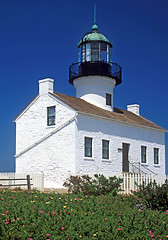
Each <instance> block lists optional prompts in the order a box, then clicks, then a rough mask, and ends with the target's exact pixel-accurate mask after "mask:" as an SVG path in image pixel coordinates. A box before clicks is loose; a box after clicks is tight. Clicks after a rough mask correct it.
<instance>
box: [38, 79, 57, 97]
mask: <svg viewBox="0 0 168 240" xmlns="http://www.w3.org/2000/svg"><path fill="white" fill-rule="evenodd" d="M53 85H54V80H53V79H51V78H45V79H42V80H39V94H40V95H46V94H48V92H51V93H53Z"/></svg>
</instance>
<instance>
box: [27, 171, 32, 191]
mask: <svg viewBox="0 0 168 240" xmlns="http://www.w3.org/2000/svg"><path fill="white" fill-rule="evenodd" d="M27 188H28V191H31V185H30V175H27Z"/></svg>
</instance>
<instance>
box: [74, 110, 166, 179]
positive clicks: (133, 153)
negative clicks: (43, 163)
mask: <svg viewBox="0 0 168 240" xmlns="http://www.w3.org/2000/svg"><path fill="white" fill-rule="evenodd" d="M77 119H78V121H77V123H78V132H77V137H76V160H77V163H76V172H77V173H79V174H84V173H85V174H89V173H91V174H95V173H103V174H105V175H107V176H110V175H112V174H116V175H117V174H119V173H120V172H121V171H122V143H128V144H130V148H129V161H130V162H132V163H133V162H134V163H135V164H134V165H135V166H137V167H138V166H139V164H138V163H139V162H140V161H141V146H146V147H147V164H144V165H141V170H143V171H144V172H146V173H148V174H151V172H149V171H148V170H146V168H145V167H147V168H149V169H150V170H152V171H153V172H155V173H156V174H159V175H161V174H165V145H164V144H165V140H164V133H163V132H160V131H157V130H153V129H149V128H143V127H138V126H133V125H130V124H124V123H120V122H114V121H109V120H106V119H101V118H96V117H88V116H87V115H82V114H80V115H79V116H78V117H77ZM85 137H91V138H93V157H92V158H86V157H84V138H85ZM102 140H109V141H110V143H109V144H110V145H109V150H110V158H109V160H102ZM154 148H159V161H160V164H159V165H157V166H156V165H154ZM129 167H130V171H133V172H137V169H136V168H135V167H134V168H132V165H130V166H129Z"/></svg>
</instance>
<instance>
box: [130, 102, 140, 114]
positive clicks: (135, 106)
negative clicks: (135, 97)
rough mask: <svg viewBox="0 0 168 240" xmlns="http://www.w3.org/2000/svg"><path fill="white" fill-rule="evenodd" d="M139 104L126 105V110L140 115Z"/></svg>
mask: <svg viewBox="0 0 168 240" xmlns="http://www.w3.org/2000/svg"><path fill="white" fill-rule="evenodd" d="M139 107H140V105H139V104H132V105H127V111H129V112H132V113H135V114H136V115H140V114H139Z"/></svg>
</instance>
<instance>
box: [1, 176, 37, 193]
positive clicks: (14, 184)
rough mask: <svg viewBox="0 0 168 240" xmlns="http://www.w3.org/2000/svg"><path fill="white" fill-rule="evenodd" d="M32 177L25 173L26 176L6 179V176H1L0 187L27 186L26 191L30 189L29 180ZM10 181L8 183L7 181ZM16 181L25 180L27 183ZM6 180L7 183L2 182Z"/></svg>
mask: <svg viewBox="0 0 168 240" xmlns="http://www.w3.org/2000/svg"><path fill="white" fill-rule="evenodd" d="M31 180H32V178H30V175H27V176H26V178H13V179H10V180H9V179H7V178H4V179H3V178H1V179H0V188H7V187H22V186H27V189H28V191H31V185H33V184H31V183H30V181H31ZM9 181H10V184H9V183H8V182H9ZM17 181H24V182H25V181H26V182H27V183H16V182H17ZM3 182H7V184H6V183H5V184H4V183H3Z"/></svg>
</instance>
